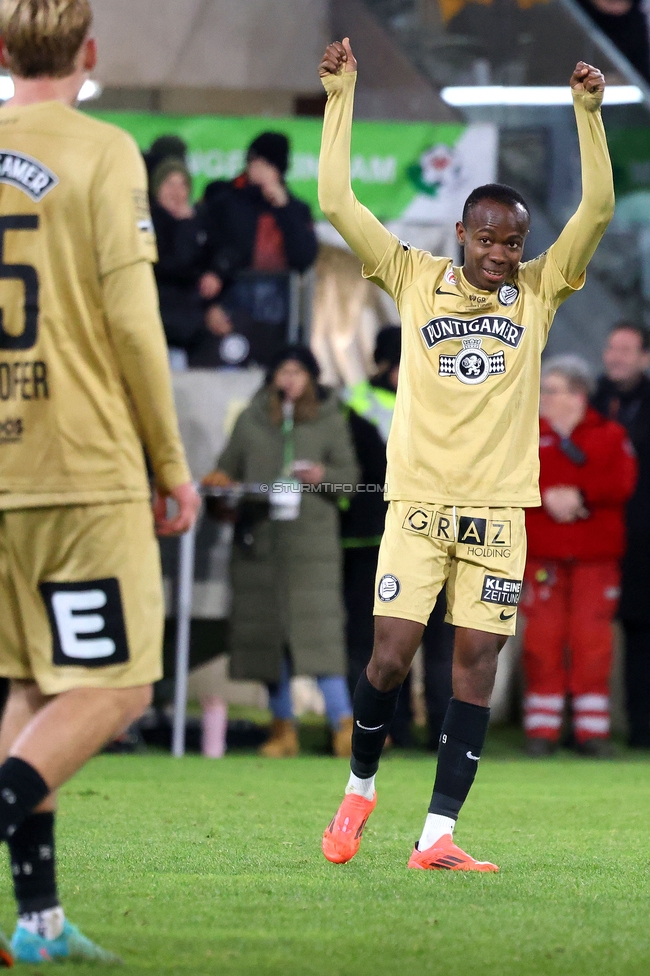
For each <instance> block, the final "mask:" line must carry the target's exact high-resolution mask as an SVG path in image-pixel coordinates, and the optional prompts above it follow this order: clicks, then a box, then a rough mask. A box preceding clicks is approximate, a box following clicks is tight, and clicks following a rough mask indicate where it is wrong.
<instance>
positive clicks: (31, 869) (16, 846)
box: [8, 813, 59, 915]
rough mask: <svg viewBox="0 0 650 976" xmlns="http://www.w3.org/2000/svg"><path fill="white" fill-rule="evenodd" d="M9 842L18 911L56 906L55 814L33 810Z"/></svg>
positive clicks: (22, 912) (26, 911) (23, 912)
mask: <svg viewBox="0 0 650 976" xmlns="http://www.w3.org/2000/svg"><path fill="white" fill-rule="evenodd" d="M8 845H9V857H10V859H11V873H12V875H13V881H14V894H15V896H16V901H17V903H18V914H19V915H26V914H29V913H31V912H45V911H47V909H48V908H56V907H57V906H58V904H59V899H58V897H57V891H56V876H55V859H54V814H53V813H31V814H30V815H29V816H28V817H26V818H25V820H23V822H22V824H21V825H20V827H19V828H18V830H17V831H16V833H15V834H13V835H12V836H11V837H10V838H9V841H8Z"/></svg>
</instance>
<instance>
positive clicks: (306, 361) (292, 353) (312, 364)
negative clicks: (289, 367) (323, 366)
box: [266, 343, 320, 384]
mask: <svg viewBox="0 0 650 976" xmlns="http://www.w3.org/2000/svg"><path fill="white" fill-rule="evenodd" d="M288 362H295V363H300V365H301V366H302V367H303V369H304V370H306V372H307V373H309V375H310V376H311V378H312V380H313V382H314V384H317V383H318V380H319V377H320V366H319V365H318V360H317V359H316V357H315V356H314V354H313V352H312V351H311V349H309V347H308V346H301V345H300V344H299V343H295V344H292V345H288V346H285V347H284V348H283V349H281V350H280V351H279V352H278V353H277V355H276V356H274V357H273V360H272V362H271V367H270V369H269V371H268V373H267V376H266V382H267V383H271V382H272V380H273V376H274V375H275V373H276V371H277V370H278V369H279V368H280V366H282V365H283V364H284V363H288Z"/></svg>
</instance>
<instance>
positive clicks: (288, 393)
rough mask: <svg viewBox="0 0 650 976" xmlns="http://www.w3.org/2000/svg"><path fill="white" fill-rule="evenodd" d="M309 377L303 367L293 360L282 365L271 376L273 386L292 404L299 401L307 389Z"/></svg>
mask: <svg viewBox="0 0 650 976" xmlns="http://www.w3.org/2000/svg"><path fill="white" fill-rule="evenodd" d="M309 379H310V376H309V373H308V372H307V370H306V369H305V368H304V366H301V364H300V363H298V362H296V361H295V360H294V359H288V360H287V361H286V362H285V363H282V365H281V366H279V367H278V368H277V369H276V371H275V375H274V376H273V385H274V386H275V387H276V389H278V390H280V391H281V392H282V393H283V394H284V396H285V398H286V399H287V400H292V401H293V402H294V403H295V401H296V400H299V399H300V397H301V396H302V395H303V393H304V392H305V390H306V388H307V384H308V382H309Z"/></svg>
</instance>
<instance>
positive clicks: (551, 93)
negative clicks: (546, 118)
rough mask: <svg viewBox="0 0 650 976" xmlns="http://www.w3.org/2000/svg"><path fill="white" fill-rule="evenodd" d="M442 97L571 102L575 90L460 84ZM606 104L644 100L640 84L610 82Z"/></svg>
mask: <svg viewBox="0 0 650 976" xmlns="http://www.w3.org/2000/svg"><path fill="white" fill-rule="evenodd" d="M440 95H441V97H442V100H443V101H444V102H447V104H448V105H454V106H455V107H457V108H464V107H469V106H475V105H571V103H572V98H571V89H570V88H569V87H568V85H567V86H564V85H562V86H559V85H557V86H554V85H457V86H452V87H449V88H443V89H442V91H441V92H440ZM603 101H604V103H605V105H631V104H634V103H636V102H642V101H643V92H642V91H641V89H640V88H638V87H637V85H609V86H608V87H607V88H606V89H605V97H604V100H603Z"/></svg>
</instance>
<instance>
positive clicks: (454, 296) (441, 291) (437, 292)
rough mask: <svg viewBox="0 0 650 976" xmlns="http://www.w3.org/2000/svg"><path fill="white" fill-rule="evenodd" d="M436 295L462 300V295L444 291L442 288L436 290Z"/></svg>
mask: <svg viewBox="0 0 650 976" xmlns="http://www.w3.org/2000/svg"><path fill="white" fill-rule="evenodd" d="M436 295H451V297H452V298H460V295H459V294H458V293H457V292H455V291H443V290H442V288H436Z"/></svg>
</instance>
